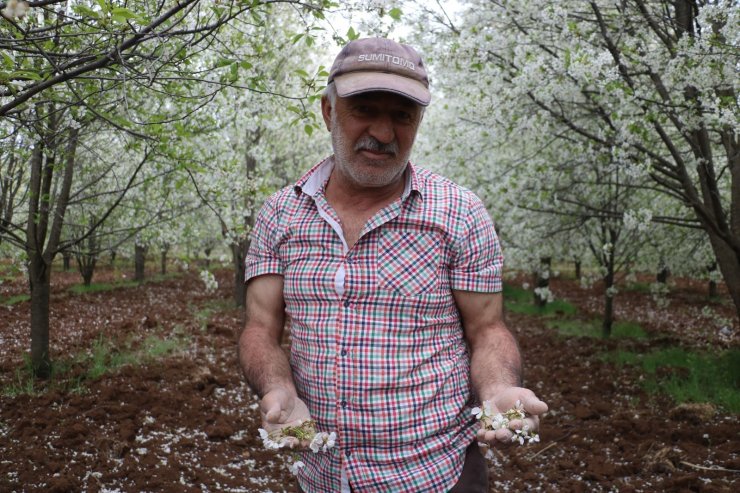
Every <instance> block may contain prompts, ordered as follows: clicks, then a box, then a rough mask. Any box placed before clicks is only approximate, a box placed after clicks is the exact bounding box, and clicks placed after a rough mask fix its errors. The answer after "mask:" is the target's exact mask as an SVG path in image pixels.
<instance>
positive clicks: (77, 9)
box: [72, 5, 100, 19]
mask: <svg viewBox="0 0 740 493" xmlns="http://www.w3.org/2000/svg"><path fill="white" fill-rule="evenodd" d="M72 11H73V12H74V13H75V14H78V15H80V16H82V17H91V18H93V19H98V18H100V14H98V13H97V12H96V11H94V10H93V9H91V8H90V7H85V6H84V5H75V6H74V7H72Z"/></svg>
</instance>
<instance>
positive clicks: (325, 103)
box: [321, 96, 333, 132]
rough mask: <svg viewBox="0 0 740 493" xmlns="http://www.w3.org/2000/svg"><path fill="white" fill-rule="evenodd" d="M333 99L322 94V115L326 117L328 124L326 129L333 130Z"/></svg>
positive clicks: (325, 122) (325, 120)
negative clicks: (330, 99)
mask: <svg viewBox="0 0 740 493" xmlns="http://www.w3.org/2000/svg"><path fill="white" fill-rule="evenodd" d="M332 109H333V108H332V107H331V101H329V98H328V97H326V96H321V116H323V117H324V124H325V125H326V129H327V130H328V131H329V132H331V112H332Z"/></svg>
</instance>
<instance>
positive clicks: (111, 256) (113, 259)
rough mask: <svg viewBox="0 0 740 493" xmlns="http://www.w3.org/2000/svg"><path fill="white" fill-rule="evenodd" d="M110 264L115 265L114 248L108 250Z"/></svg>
mask: <svg viewBox="0 0 740 493" xmlns="http://www.w3.org/2000/svg"><path fill="white" fill-rule="evenodd" d="M110 266H111V267H115V266H116V251H115V250H111V251H110Z"/></svg>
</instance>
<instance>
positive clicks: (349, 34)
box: [347, 26, 360, 41]
mask: <svg viewBox="0 0 740 493" xmlns="http://www.w3.org/2000/svg"><path fill="white" fill-rule="evenodd" d="M359 37H360V33H358V32H356V31H355V29H354V28H353V27H352V26H350V28H349V29H348V30H347V39H349V40H350V41H354V40H355V39H357V38H359Z"/></svg>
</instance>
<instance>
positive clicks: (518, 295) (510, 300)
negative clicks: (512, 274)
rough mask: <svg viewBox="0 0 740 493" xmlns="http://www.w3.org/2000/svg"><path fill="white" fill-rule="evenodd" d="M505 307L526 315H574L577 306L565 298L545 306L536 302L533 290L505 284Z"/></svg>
mask: <svg viewBox="0 0 740 493" xmlns="http://www.w3.org/2000/svg"><path fill="white" fill-rule="evenodd" d="M503 294H504V307H505V308H506V310H507V311H510V312H513V313H521V314H524V315H541V316H552V315H574V314H575V313H576V307H575V306H573V305H572V304H570V303H568V302H567V301H564V300H555V301H553V302H552V303H548V304H547V305H545V306H544V307H538V306H536V305H535V304H534V294H533V293H532V291H529V290H526V289H523V288H518V287H516V286H511V285H509V284H504V292H503Z"/></svg>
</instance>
